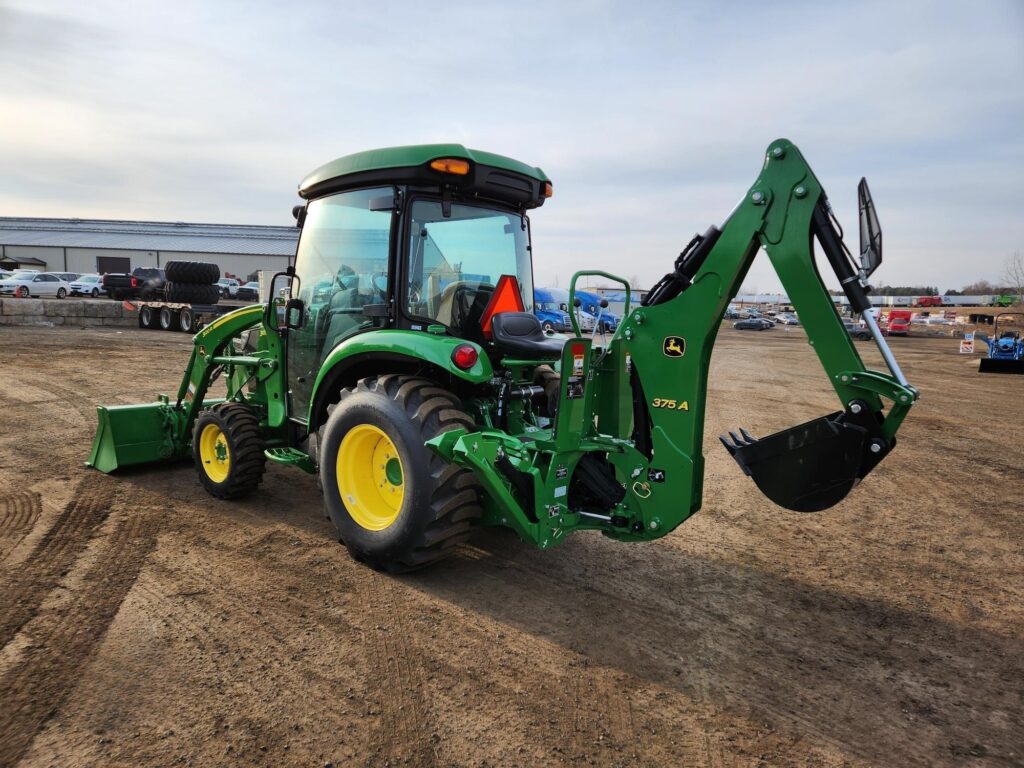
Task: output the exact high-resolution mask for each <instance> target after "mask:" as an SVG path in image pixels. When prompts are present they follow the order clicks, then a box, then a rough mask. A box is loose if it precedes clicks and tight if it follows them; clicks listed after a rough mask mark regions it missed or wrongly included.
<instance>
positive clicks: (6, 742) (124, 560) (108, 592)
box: [0, 511, 159, 766]
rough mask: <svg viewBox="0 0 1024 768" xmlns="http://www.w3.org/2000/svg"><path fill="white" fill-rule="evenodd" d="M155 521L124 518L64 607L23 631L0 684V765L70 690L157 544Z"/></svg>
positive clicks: (11, 760) (25, 744)
mask: <svg viewBox="0 0 1024 768" xmlns="http://www.w3.org/2000/svg"><path fill="white" fill-rule="evenodd" d="M158 529H159V518H158V517H157V516H156V515H155V514H154V513H152V512H148V513H138V512H135V511H132V512H129V513H127V514H126V515H124V516H123V517H122V518H121V519H120V520H119V521H118V522H117V525H116V528H115V530H114V531H113V533H112V534H111V535H110V537H109V538H108V539H107V541H105V542H104V545H103V546H102V547H101V549H100V551H99V552H98V553H97V556H96V561H95V562H94V564H93V565H92V566H91V567H90V569H89V570H88V571H87V572H86V574H85V575H84V577H83V580H82V584H81V587H80V588H78V589H77V590H76V594H74V595H72V597H71V600H70V602H69V603H68V604H66V605H62V606H60V607H55V608H53V609H51V610H48V611H45V612H41V613H39V615H38V616H36V618H35V619H34V620H33V621H32V622H31V624H30V625H29V626H28V627H26V629H27V630H28V631H29V633H30V634H31V637H32V640H31V642H30V644H29V645H28V647H27V648H26V649H25V650H24V652H23V655H22V658H21V660H20V662H19V663H18V664H17V665H16V666H14V667H13V668H12V669H11V670H10V671H9V672H8V674H7V675H5V677H4V678H3V679H0V691H3V692H4V702H5V706H4V707H3V708H2V709H0V766H13V765H14V764H15V763H16V762H18V760H20V759H21V757H22V756H23V755H24V754H25V752H26V751H27V750H28V748H29V746H30V745H31V744H32V741H33V740H34V739H35V736H36V734H37V733H38V732H39V731H40V730H41V729H42V728H43V726H44V725H45V724H46V721H47V720H49V718H50V717H51V716H52V715H53V714H54V713H55V712H57V710H58V709H59V708H60V707H61V705H62V704H63V702H64V700H65V699H66V698H67V697H68V696H69V695H70V694H71V692H72V691H73V690H74V687H75V682H76V681H77V679H78V677H79V676H80V675H81V674H82V673H83V672H84V670H85V667H86V664H87V662H88V660H89V659H90V658H91V656H92V654H93V652H94V651H95V649H96V648H97V647H98V645H99V643H100V640H101V639H102V637H103V635H104V634H105V633H106V630H107V628H108V627H109V626H110V623H111V622H112V621H113V620H114V617H115V616H116V615H117V612H118V610H119V609H120V607H121V603H122V602H123V600H124V598H125V596H126V595H127V594H128V591H129V590H130V589H131V588H132V585H133V584H134V583H135V580H136V578H137V577H138V574H139V571H140V569H141V568H142V564H143V562H144V561H145V559H146V557H147V556H148V555H149V553H150V551H151V550H152V549H153V547H154V546H155V545H156V536H157V532H158Z"/></svg>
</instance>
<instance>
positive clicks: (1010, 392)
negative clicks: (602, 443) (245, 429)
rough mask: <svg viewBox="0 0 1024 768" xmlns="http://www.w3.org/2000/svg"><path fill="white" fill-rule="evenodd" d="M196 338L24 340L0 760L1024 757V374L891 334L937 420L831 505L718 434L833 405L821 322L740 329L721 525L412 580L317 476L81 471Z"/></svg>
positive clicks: (516, 547)
mask: <svg viewBox="0 0 1024 768" xmlns="http://www.w3.org/2000/svg"><path fill="white" fill-rule="evenodd" d="M188 344H189V342H188V338H187V337H186V336H184V335H180V334H169V333H160V332H147V331H139V330H125V331H117V330H114V329H91V330H70V329H64V330H61V329H57V330H54V329H16V328H0V424H2V426H0V491H2V495H0V648H2V650H0V766H14V765H18V766H139V765H146V766H149V765H159V766H163V765H196V766H211V765H236V764H237V765H267V766H283V765H297V766H325V765H328V764H331V765H333V766H339V767H340V766H386V765H390V766H434V765H437V766H549V765H551V766H559V765H596V766H609V767H610V766H684V765H685V766H701V765H721V766H787V765H792V766H879V765H882V766H890V765H891V766H916V765H922V766H924V765H928V766H932V765H940V766H941V765H969V766H1011V765H1024V725H1022V724H1024V546H1022V541H1024V530H1022V518H1024V482H1022V481H1024V399H1022V397H1021V395H1022V394H1024V377H1019V376H981V375H979V374H978V373H977V359H978V358H977V356H975V357H974V358H966V357H963V356H960V355H959V354H957V341H956V340H953V339H944V340H943V339H913V338H910V339H893V340H892V346H893V348H894V350H895V352H896V354H897V356H898V358H899V359H900V360H901V362H902V363H903V365H904V367H905V370H906V372H907V375H908V377H909V378H910V380H911V381H912V383H914V384H915V385H917V386H918V388H919V389H920V390H921V391H922V393H923V397H922V400H921V402H920V403H919V405H917V406H916V407H915V408H914V409H913V411H912V412H911V414H910V416H909V418H908V421H907V423H906V425H905V427H904V429H903V430H902V432H901V433H900V442H899V445H898V447H897V448H896V450H895V451H894V452H893V453H892V455H891V456H889V457H888V458H887V459H886V460H885V461H884V462H883V463H882V465H881V466H880V467H879V468H878V469H877V470H876V471H875V472H874V473H873V474H872V475H871V476H870V477H869V478H868V479H867V480H866V481H865V482H864V484H863V485H862V486H861V487H860V488H858V489H856V490H855V491H854V492H853V493H852V494H851V495H850V496H849V497H848V498H847V499H846V500H845V501H844V502H843V503H841V504H840V505H839V506H837V507H835V508H833V509H832V510H829V511H826V512H823V513H820V514H815V515H799V514H795V513H791V512H787V511H784V510H781V509H779V508H776V507H774V506H773V505H772V504H771V503H769V502H768V501H767V500H765V499H764V498H763V497H762V496H761V495H760V494H759V492H758V491H757V489H756V488H755V487H754V485H753V483H751V482H750V480H749V479H747V478H745V477H743V476H742V474H741V472H740V470H739V469H738V467H737V466H736V465H735V463H734V462H733V461H732V460H731V459H730V458H729V457H728V455H727V454H726V453H725V451H724V450H723V449H722V447H721V446H720V445H719V444H718V441H717V439H716V435H717V434H719V433H720V432H722V431H724V430H725V429H728V428H735V427H737V426H744V427H746V428H747V429H749V430H750V431H752V432H753V433H754V434H766V433H768V432H771V431H774V430H776V429H778V428H782V427H786V426H790V425H792V424H795V423H797V422H799V421H802V420H804V419H807V418H812V417H815V416H819V415H822V414H824V413H826V412H828V411H831V410H834V408H835V407H836V402H835V398H834V396H833V395H832V393H831V391H830V390H829V388H828V386H827V383H826V381H825V377H824V375H823V374H822V372H821V370H820V368H818V367H817V363H816V360H815V359H814V358H813V356H812V354H811V351H810V348H809V347H808V345H807V344H806V340H805V337H804V336H803V334H802V333H801V332H799V331H791V332H786V331H783V330H782V329H776V330H775V331H771V332H768V333H753V332H747V333H743V332H739V331H734V330H732V329H731V328H730V329H726V330H723V332H722V334H721V337H720V339H719V345H718V348H717V350H716V353H715V357H714V361H713V366H712V371H711V377H710V384H711V392H710V397H709V407H708V424H707V444H706V446H705V451H706V454H707V481H706V492H705V501H704V509H703V510H702V511H701V512H700V513H699V514H698V515H697V516H695V517H694V518H693V519H691V520H690V521H688V522H687V523H685V524H684V525H683V526H681V527H680V528H679V529H677V530H676V531H675V532H674V533H672V534H671V535H669V536H667V537H666V538H664V539H661V540H659V541H657V542H655V543H651V544H641V545H636V544H634V545H627V544H619V543H616V542H613V541H610V540H607V539H604V538H602V537H601V536H598V535H594V534H579V535H576V536H575V537H572V538H571V539H570V540H569V541H568V542H567V543H566V544H565V545H563V546H561V547H558V548H555V549H553V550H550V551H545V552H541V551H537V550H534V549H531V548H530V547H528V546H526V545H524V544H521V543H520V542H519V541H518V540H517V539H516V538H515V537H514V535H512V534H510V533H507V532H503V531H495V530H484V531H480V532H479V533H478V534H477V535H476V537H475V538H474V540H473V542H472V544H471V545H470V546H466V547H464V548H462V549H461V550H459V551H458V553H457V556H456V557H454V559H452V560H450V561H449V562H446V563H444V564H443V565H441V566H439V567H436V568H434V569H433V570H430V571H428V572H425V573H420V574H415V575H411V576H403V577H399V578H395V577H388V576H382V575H380V574H377V573H374V572H372V571H370V570H368V569H366V568H365V567H362V566H360V565H358V564H356V563H355V562H353V561H352V560H350V559H349V557H348V555H347V553H346V551H345V550H344V548H343V547H341V546H339V545H338V544H337V543H336V541H335V540H334V537H333V536H332V529H331V527H330V524H329V523H328V522H327V521H325V520H324V517H323V513H322V506H321V502H320V499H319V496H318V493H317V489H316V484H315V482H314V480H313V478H311V477H309V476H308V475H304V474H302V473H301V472H298V471H296V470H289V469H285V468H279V467H276V466H274V467H271V468H270V469H269V470H268V472H267V476H266V479H265V484H264V491H263V493H262V494H261V495H260V496H258V497H257V498H253V499H250V500H246V501H243V502H219V501H216V500H214V499H212V498H210V497H208V496H207V495H205V494H204V493H203V491H201V490H200V487H199V485H198V483H197V482H196V479H195V476H194V470H193V469H192V467H191V465H189V464H187V463H186V464H175V465H173V466H165V467H153V468H148V469H145V470H136V471H130V472H121V473H118V474H116V475H114V476H109V477H108V476H105V475H102V474H99V473H97V472H94V471H91V470H87V469H85V468H84V467H83V461H84V459H85V458H86V455H87V452H88V448H89V444H90V440H91V437H92V433H93V429H94V424H95V412H94V406H95V405H96V404H99V403H108V404H116V403H130V402H145V401H149V400H151V399H153V395H154V394H155V393H157V392H160V391H173V390H174V388H175V387H176V385H177V382H178V379H179V376H180V372H181V369H182V367H183V365H184V363H185V359H186V356H187V353H188ZM858 348H859V349H861V350H862V353H863V354H865V356H866V358H867V360H868V361H869V362H870V363H872V364H874V365H880V361H879V358H878V356H877V354H875V353H874V350H873V347H869V345H867V344H863V343H859V344H858Z"/></svg>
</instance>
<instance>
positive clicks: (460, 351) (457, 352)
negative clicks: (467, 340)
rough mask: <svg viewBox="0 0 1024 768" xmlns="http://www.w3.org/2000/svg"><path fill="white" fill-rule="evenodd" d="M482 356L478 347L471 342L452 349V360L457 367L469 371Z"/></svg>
mask: <svg viewBox="0 0 1024 768" xmlns="http://www.w3.org/2000/svg"><path fill="white" fill-rule="evenodd" d="M479 358H480V354H479V353H478V352H477V351H476V347H474V346H473V345H471V344H460V345H459V346H457V347H456V348H455V349H453V350H452V362H453V363H455V365H456V367H458V368H461V369H462V370H464V371H468V370H469V369H470V368H472V367H473V366H474V365H476V361H477V360H478V359H479Z"/></svg>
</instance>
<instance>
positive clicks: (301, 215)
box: [292, 205, 306, 227]
mask: <svg viewBox="0 0 1024 768" xmlns="http://www.w3.org/2000/svg"><path fill="white" fill-rule="evenodd" d="M292 216H294V217H295V226H296V227H301V226H302V225H303V223H304V222H305V221H306V206H304V205H296V206H295V207H294V208H292Z"/></svg>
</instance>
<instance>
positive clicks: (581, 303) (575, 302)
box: [572, 299, 583, 309]
mask: <svg viewBox="0 0 1024 768" xmlns="http://www.w3.org/2000/svg"><path fill="white" fill-rule="evenodd" d="M572 305H573V306H574V307H576V309H579V308H580V307H582V306H583V302H582V301H580V300H579V299H574V300H573V302H572Z"/></svg>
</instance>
